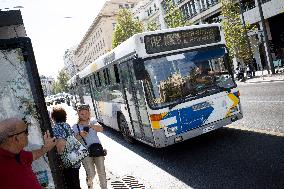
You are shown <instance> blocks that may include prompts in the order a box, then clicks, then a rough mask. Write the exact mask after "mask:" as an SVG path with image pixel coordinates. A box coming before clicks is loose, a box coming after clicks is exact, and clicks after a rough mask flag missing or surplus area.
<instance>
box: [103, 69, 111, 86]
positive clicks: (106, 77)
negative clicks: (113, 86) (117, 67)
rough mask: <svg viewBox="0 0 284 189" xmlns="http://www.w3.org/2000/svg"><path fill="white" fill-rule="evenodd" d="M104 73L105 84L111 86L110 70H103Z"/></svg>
mask: <svg viewBox="0 0 284 189" xmlns="http://www.w3.org/2000/svg"><path fill="white" fill-rule="evenodd" d="M103 73H104V80H105V84H106V85H109V84H110V78H109V70H108V68H105V69H104V70H103Z"/></svg>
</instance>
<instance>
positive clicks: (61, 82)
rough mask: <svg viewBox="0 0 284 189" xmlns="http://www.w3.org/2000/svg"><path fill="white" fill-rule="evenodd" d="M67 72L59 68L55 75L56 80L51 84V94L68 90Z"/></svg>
mask: <svg viewBox="0 0 284 189" xmlns="http://www.w3.org/2000/svg"><path fill="white" fill-rule="evenodd" d="M69 79H70V78H69V76H68V74H67V73H66V72H65V71H64V70H61V71H60V72H59V74H58V76H57V79H56V81H55V82H54V83H53V84H52V92H53V94H57V93H62V92H68V86H67V81H68V80H69Z"/></svg>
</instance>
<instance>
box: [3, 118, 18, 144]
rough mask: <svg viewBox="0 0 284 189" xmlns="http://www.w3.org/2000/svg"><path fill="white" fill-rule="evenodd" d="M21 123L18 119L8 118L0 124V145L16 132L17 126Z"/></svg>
mask: <svg viewBox="0 0 284 189" xmlns="http://www.w3.org/2000/svg"><path fill="white" fill-rule="evenodd" d="M19 122H21V120H20V119H18V118H9V119H5V120H3V121H1V122H0V144H2V143H3V142H4V141H5V140H6V139H7V138H8V137H9V136H10V135H12V134H14V133H15V131H16V126H17V124H18V123H19Z"/></svg>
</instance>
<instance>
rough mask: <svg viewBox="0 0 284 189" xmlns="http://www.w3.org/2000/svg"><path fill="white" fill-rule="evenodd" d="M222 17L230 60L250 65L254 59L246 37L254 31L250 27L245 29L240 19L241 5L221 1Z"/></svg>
mask: <svg viewBox="0 0 284 189" xmlns="http://www.w3.org/2000/svg"><path fill="white" fill-rule="evenodd" d="M221 5H222V8H221V9H222V16H223V17H224V19H223V21H222V22H221V24H222V26H223V28H224V34H225V39H226V44H227V47H228V48H229V51H230V58H231V59H232V58H233V57H236V58H238V59H241V60H243V61H244V62H245V63H249V62H250V59H251V57H252V54H251V49H250V45H249V44H248V39H247V36H246V33H245V32H246V31H245V30H247V31H249V30H252V27H251V26H250V25H248V24H247V25H246V26H245V27H246V28H245V27H244V26H243V24H242V21H241V17H240V7H239V6H240V5H239V4H236V3H235V1H234V0H221Z"/></svg>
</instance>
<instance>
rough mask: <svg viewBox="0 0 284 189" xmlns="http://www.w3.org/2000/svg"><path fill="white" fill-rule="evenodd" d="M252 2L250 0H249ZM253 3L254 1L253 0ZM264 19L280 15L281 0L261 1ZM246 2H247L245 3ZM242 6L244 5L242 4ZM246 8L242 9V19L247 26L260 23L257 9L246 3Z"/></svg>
mask: <svg viewBox="0 0 284 189" xmlns="http://www.w3.org/2000/svg"><path fill="white" fill-rule="evenodd" d="M250 1H252V0H250ZM253 1H254V0H253ZM261 1H262V10H263V16H264V19H267V18H270V17H273V16H275V15H278V14H281V13H282V11H283V7H284V1H283V0H273V1H271V0H261ZM246 2H248V1H246ZM243 5H245V3H244V2H243ZM246 5H248V6H247V8H246V9H245V7H244V10H245V11H244V19H245V21H246V22H247V23H249V24H254V23H256V22H259V21H260V17H259V11H258V8H257V7H256V6H255V5H254V6H253V4H252V3H247V4H246Z"/></svg>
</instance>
